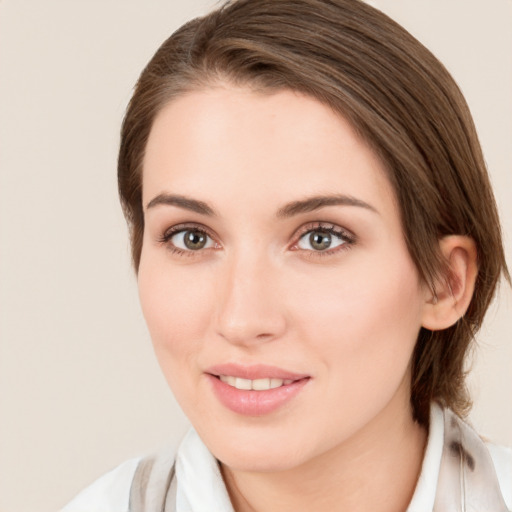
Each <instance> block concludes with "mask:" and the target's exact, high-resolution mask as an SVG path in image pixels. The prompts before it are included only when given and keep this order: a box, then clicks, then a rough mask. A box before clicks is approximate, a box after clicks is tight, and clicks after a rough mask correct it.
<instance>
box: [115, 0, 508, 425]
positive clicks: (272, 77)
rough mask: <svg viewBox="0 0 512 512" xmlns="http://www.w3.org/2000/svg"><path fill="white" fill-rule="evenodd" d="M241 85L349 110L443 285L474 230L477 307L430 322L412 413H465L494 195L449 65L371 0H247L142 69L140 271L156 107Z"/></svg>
mask: <svg viewBox="0 0 512 512" xmlns="http://www.w3.org/2000/svg"><path fill="white" fill-rule="evenodd" d="M218 83H229V84H233V85H235V86H242V87H250V88H253V89H254V90H257V91H262V92H269V93H272V92H274V91H278V90H282V89H291V90H294V91H297V92H300V93H303V94H306V95H309V96H310V97H313V98H315V99H317V100H318V101H320V102H322V103H323V104H325V105H328V106H329V107H331V108H332V109H333V110H334V111H335V112H337V113H339V114H340V115H341V116H343V117H344V118H345V119H347V120H348V121H349V122H350V123H351V124H352V126H353V128H354V129H355V130H356V131H357V132H358V134H359V135H360V136H361V137H362V138H363V139H364V140H365V141H366V142H367V143H368V144H369V145H370V147H371V148H372V149H373V150H374V151H375V152H376V154H377V155H378V156H379V157H380V159H381V161H382V162H383V164H384V166H385V168H386V171H387V174H388V178H389V180H390V182H391V184H392V186H393V188H394V191H395V193H396V197H397V202H398V205H399V207H400V214H401V221H402V226H403V232H404V237H405V240H406V243H407V246H408V250H409V252H410V255H411V257H412V260H413V261H414V263H415V265H416V267H417V269H418V272H419V274H420V277H421V278H422V279H423V280H424V281H425V282H426V283H427V284H428V285H429V286H430V287H431V289H432V290H433V291H434V292H435V287H434V283H435V281H436V279H439V278H446V279H447V278H448V277H447V276H448V274H449V268H448V266H447V263H446V261H444V260H443V258H442V256H441V254H440V249H439V240H440V239H441V238H442V237H444V236H446V235H451V234H460V235H466V236H469V237H471V238H472V239H473V240H474V241H475V243H476V246H477V257H478V269H479V270H478V276H477V280H476V285H475V290H474V295H473V298H472V301H471V303H470V305H469V308H468V310H467V312H466V314H465V315H464V316H463V317H462V318H461V319H460V320H459V321H458V322H457V323H456V324H455V325H453V326H452V327H450V328H448V329H445V330H441V331H429V330H426V329H424V328H422V329H421V330H420V333H419V336H418V339H417V342H416V346H415V350H414V354H413V360H412V381H411V404H412V409H413V415H414V418H415V419H416V420H417V421H419V422H420V423H422V424H425V425H426V424H428V418H429V410H430V403H431V402H432V401H433V400H435V401H437V402H439V403H440V404H441V405H442V406H445V407H450V408H452V409H453V410H454V411H455V412H456V413H457V414H459V415H460V416H464V415H465V414H466V413H467V412H468V411H469V408H470V405H471V402H470V398H469V394H468V391H467V388H466V385H465V376H466V365H465V361H466V355H467V353H468V350H469V348H470V346H471V342H472V341H473V340H474V335H475V333H476V331H477V330H478V329H479V328H480V326H481V324H482V321H483V317H484V314H485V312H486V310H487V308H488V306H489V304H490V302H491V299H492V297H493V295H494V292H495V288H496V285H497V283H498V281H499V278H500V276H501V274H502V273H503V274H504V275H505V276H506V277H507V278H508V279H510V278H509V274H508V270H507V267H506V262H505V256H504V250H503V245H502V240H501V230H500V223H499V218H498V213H497V209H496V204H495V200H494V196H493V192H492V189H491V185H490V182H489V177H488V175H487V171H486V167H485V163H484V159H483V155H482V151H481V148H480V145H479V142H478V137H477V134H476V131H475V127H474V124H473V121H472V118H471V115H470V112H469V109H468V106H467V104H466V102H465V100H464V98H463V96H462V94H461V92H460V90H459V88H458V87H457V85H456V83H455V81H454V80H453V78H452V77H451V76H450V74H449V73H448V71H447V70H446V69H445V68H444V66H443V65H442V64H441V63H440V62H439V61H438V60H437V59H436V58H435V57H434V56H433V55H432V54H431V53H430V52H429V51H428V50H427V49H426V48H425V47H424V46H423V45H422V44H421V43H419V42H418V41H417V40H416V39H415V38H414V37H412V36H411V35H410V34H409V33H408V32H407V31H406V30H405V29H403V28H402V27H401V26H400V25H398V24H397V23H395V22H394V21H393V20H391V19H390V18H389V17H387V16H386V15H384V14H383V13H382V12H380V11H378V10H376V9H374V8H372V7H370V6H368V5H367V4H365V3H364V2H362V1H360V0H236V1H231V2H227V3H226V4H225V5H223V6H222V7H220V8H219V9H217V10H215V11H213V12H212V13H210V14H208V15H207V16H204V17H202V18H196V19H194V20H192V21H190V22H188V23H187V24H185V25H184V26H182V27H181V28H179V29H178V30H177V31H176V32H175V33H174V34H173V35H172V36H171V37H170V38H169V39H167V40H166V41H165V42H164V43H163V44H162V46H161V47H160V48H159V49H158V51H157V52H156V54H155V55H154V56H153V58H152V59H151V60H150V62H149V63H148V65H147V66H146V68H145V69H144V70H143V72H142V74H141V76H140V78H139V80H138V82H137V85H136V87H135V91H134V94H133V97H132V99H131V101H130V103H129V105H128V109H127V112H126V116H125V118H124V122H123V126H122V131H121V146H120V151H119V161H118V180H119V191H120V197H121V203H122V206H123V210H124V214H125V217H126V219H127V222H128V225H129V228H130V236H131V247H132V258H133V263H134V266H135V269H136V270H137V269H138V266H139V262H140V255H141V249H142V238H143V233H144V214H143V205H142V171H143V169H142V167H143V159H144V152H145V147H146V143H147V140H148V137H149V134H150V131H151V127H152V124H153V121H154V119H155V117H156V115H157V114H158V113H159V112H160V111H161V109H162V108H163V107H164V106H165V105H166V104H167V103H168V102H169V101H171V100H172V99H173V98H175V97H177V96H179V95H182V94H185V93H187V92H190V91H193V90H201V89H204V88H208V87H212V86H215V85H216V84H218Z"/></svg>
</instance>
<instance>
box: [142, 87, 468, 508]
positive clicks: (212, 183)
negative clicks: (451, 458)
mask: <svg viewBox="0 0 512 512" xmlns="http://www.w3.org/2000/svg"><path fill="white" fill-rule="evenodd" d="M143 168H144V172H143V202H144V208H145V232H144V241H143V248H142V255H141V263H140V268H139V274H138V281H139V292H140V299H141V304H142V309H143V312H144V316H145V318H146V321H147V324H148V328H149V331H150V334H151V338H152V340H153V344H154V348H155V352H156V355H157V357H158V360H159V363H160V365H161V367H162V370H163V372H164V374H165V377H166V379H167V381H168V382H169V385H170V386H171V388H172V390H173V392H174V393H175V395H176V398H177V400H178V401H179V403H180V405H181V406H182V408H183V410H184V411H185V413H186V414H187V416H188V417H189V419H190V421H191V422H192V424H193V426H194V427H195V428H196V430H197V431H198V433H199V435H200V436H201V438H202V439H203V441H204V442H205V444H206V445H207V446H208V448H209V449H210V450H211V452H212V453H213V454H214V455H215V457H217V459H219V461H220V462H221V467H222V472H223V475H224V479H225V481H226V484H227V487H228V490H229V492H230V495H231V498H232V501H233V504H234V506H235V508H236V510H237V511H249V510H258V511H263V510H264V511H266V512H269V511H273V510H276V511H280V512H283V511H292V510H294V511H297V510H329V511H336V510H352V511H356V510H365V511H367V510H373V511H388V510H389V511H395V512H396V511H400V510H405V509H406V508H407V504H408V503H409V501H410V499H411V497H412V494H413V491H414V487H415V484H416V481H417V478H418V475H419V472H420V467H421V460H422V456H423V450H424V446H425V439H426V432H425V430H424V429H423V428H422V427H420V426H419V425H418V424H416V423H415V422H414V421H413V419H412V413H411V407H410V403H409V400H410V388H409V381H410V359H411V355H412V352H413V348H414V344H415V340H416V337H417V334H418V332H419V329H420V327H421V325H422V324H423V323H425V322H427V321H434V320H432V318H433V313H432V310H433V308H434V307H436V308H439V307H440V306H439V304H440V303H444V302H443V300H441V301H439V300H438V301H437V302H436V304H435V306H434V305H433V301H432V294H431V292H430V290H429V289H428V287H426V286H424V284H423V283H422V282H421V280H420V279H419V276H418V272H417V269H416V268H415V266H414V264H413V262H412V260H411V258H410V255H409V253H408V250H407V247H406V243H405V240H404V236H403V233H402V228H401V223H400V215H399V209H398V206H397V204H396V201H395V195H394V191H393V189H392V187H391V185H390V183H389V181H388V179H387V177H386V175H385V171H384V168H383V165H382V163H381V162H380V161H379V159H378V158H377V157H376V156H375V154H374V153H373V152H372V151H371V150H370V148H369V147H368V146H367V145H366V144H365V143H364V142H363V141H362V140H361V139H360V138H359V137H358V136H357V135H356V134H355V132H354V130H353V129H352V128H351V126H350V125H349V124H348V123H347V122H346V121H345V120H344V119H343V118H341V117H340V116H339V115H337V114H335V113H333V112H332V111H331V110H330V109H329V108H327V107H326V106H324V105H322V104H321V103H319V102H317V101H316V100H314V99H311V98H309V97H306V96H302V95H300V94H297V93H294V92H292V91H281V92H278V93H272V94H262V93H257V92H254V91H251V90H250V89H248V88H239V87H235V86H231V85H229V84H219V85H216V86H215V87H213V86H212V87H211V88H208V89H205V90H199V91H194V92H191V93H188V94H186V95H183V96H181V97H179V98H177V99H175V100H173V101H172V102H171V103H169V104H168V105H167V106H165V107H164V108H163V109H162V111H161V112H160V113H159V115H158V116H157V118H156V120H155V122H154V125H153V128H152V131H151V134H150V137H149V141H148V145H147V149H146V155H145V160H144V166H143ZM165 194H174V195H178V196H180V197H186V198H190V199H193V200H195V201H200V202H202V203H205V204H206V205H208V209H210V210H211V212H208V211H207V209H204V208H203V211H192V210H191V209H190V206H191V204H192V203H190V202H189V203H185V202H183V201H181V203H180V204H166V202H165V201H162V200H161V198H162V195H165ZM312 196H323V197H324V196H328V197H333V196H337V197H339V196H343V197H345V198H347V197H348V198H351V199H352V200H353V199H356V200H357V201H356V202H355V203H356V204H331V205H325V206H322V207H320V208H316V209H314V210H312V211H307V212H291V213H292V214H290V215H283V209H285V207H286V205H289V204H290V203H293V202H294V201H303V200H304V199H305V198H310V197H312ZM158 197H160V200H158V199H156V200H155V198H158ZM357 202H364V204H365V205H366V206H362V203H360V204H357ZM150 203H151V204H150ZM345 203H347V201H346V200H345ZM352 203H354V201H352ZM193 204H194V205H195V206H196V207H197V204H195V203H193ZM148 205H150V206H149V207H148ZM203 206H204V205H203ZM196 210H197V208H196ZM212 212H213V214H211V213H212ZM288 213H290V212H288ZM181 225H184V226H185V228H186V227H188V229H194V228H197V227H198V226H199V227H201V229H203V230H204V231H206V233H207V234H208V237H209V238H208V244H207V245H206V246H205V248H203V249H200V250H190V249H188V250H187V249H186V248H185V249H182V250H181V252H176V247H175V246H174V245H173V243H175V244H178V245H179V243H180V237H179V235H176V236H174V237H173V238H170V239H169V237H167V239H166V240H165V241H163V238H164V237H165V234H166V233H168V230H169V229H170V228H172V227H173V226H179V227H180V226H181ZM319 225H320V226H322V227H324V228H325V227H326V226H327V227H332V226H335V229H337V230H338V231H339V230H342V231H343V232H344V233H345V234H348V235H349V236H348V237H342V238H339V237H338V236H337V235H331V236H332V243H333V248H332V249H331V248H330V249H328V250H325V251H319V250H315V249H314V248H313V247H312V246H311V245H310V243H309V235H306V233H309V232H311V231H312V230H313V231H314V230H315V229H318V226H319ZM181 227H183V226H181ZM180 229H181V228H180ZM324 235H325V233H324ZM335 245H336V247H334V246H335ZM456 245H457V244H456ZM457 247H458V246H457ZM459 249H460V248H457V250H459ZM459 252H461V254H462V260H461V259H460V258H458V259H457V261H459V260H460V261H461V263H460V265H461V268H462V267H463V268H466V267H467V265H466V267H465V263H464V262H465V261H466V260H465V259H464V258H465V254H466V253H465V252H464V251H463V250H462V251H459ZM455 257H457V255H455ZM466 259H467V258H466ZM452 302H453V301H452ZM451 307H452V309H453V310H454V311H455V309H454V308H455V307H454V305H453V304H452V306H451ZM459 309H460V308H459ZM436 311H437V310H436ZM457 315H459V316H460V312H459V311H457ZM434 323H435V322H434ZM445 323H446V322H445ZM436 325H437V324H436ZM434 327H435V326H434ZM220 363H238V364H243V365H249V364H256V363H260V364H268V365H273V366H277V367H280V368H284V369H286V370H289V371H292V372H296V373H299V374H306V375H308V376H310V379H309V381H308V383H307V385H306V386H305V387H304V388H303V390H302V391H301V392H300V393H299V394H298V395H297V396H295V397H294V398H293V399H292V400H291V401H290V402H288V403H286V404H285V406H283V407H281V408H279V409H278V410H277V411H274V412H272V413H271V414H266V415H262V416H250V417H248V416H244V415H240V414H236V413H234V412H232V411H230V410H229V409H227V408H226V407H224V406H223V405H222V404H221V403H220V402H219V401H218V399H217V398H216V396H215V395H214V394H213V392H212V388H211V383H210V381H209V380H208V378H207V377H206V375H205V370H206V369H208V368H209V367H211V366H212V365H215V364H220ZM212 426H213V428H212ZM297 489H301V492H300V493H297Z"/></svg>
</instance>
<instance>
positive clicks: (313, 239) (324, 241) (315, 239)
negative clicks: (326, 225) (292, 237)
mask: <svg viewBox="0 0 512 512" xmlns="http://www.w3.org/2000/svg"><path fill="white" fill-rule="evenodd" d="M309 242H310V243H311V247H313V249H316V250H317V251H325V249H329V247H330V245H331V235H330V234H329V233H322V232H320V231H315V232H314V233H311V235H309Z"/></svg>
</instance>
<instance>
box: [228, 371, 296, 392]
mask: <svg viewBox="0 0 512 512" xmlns="http://www.w3.org/2000/svg"><path fill="white" fill-rule="evenodd" d="M219 379H220V380H221V381H222V382H224V383H225V384H227V385H228V386H231V387H233V388H236V389H243V390H246V391H249V390H254V391H267V390H269V389H275V388H280V387H281V386H287V385H289V384H292V383H293V382H294V381H293V379H270V378H269V379H254V380H251V379H242V378H241V377H233V376H232V375H219Z"/></svg>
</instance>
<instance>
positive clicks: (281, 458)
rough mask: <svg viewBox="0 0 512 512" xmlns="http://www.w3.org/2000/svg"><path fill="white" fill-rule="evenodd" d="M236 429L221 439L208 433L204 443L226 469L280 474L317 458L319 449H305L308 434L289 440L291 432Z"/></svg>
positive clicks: (284, 430)
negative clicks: (316, 454)
mask: <svg viewBox="0 0 512 512" xmlns="http://www.w3.org/2000/svg"><path fill="white" fill-rule="evenodd" d="M236 430H237V429H235V431H233V430H231V431H230V433H229V435H226V436H219V435H216V434H213V435H212V433H211V431H210V430H209V429H207V432H206V435H205V436H203V434H202V433H201V432H199V431H198V433H199V435H200V436H201V438H202V439H203V442H204V443H205V444H206V446H207V447H208V448H209V450H210V451H211V452H212V453H213V455H214V456H215V458H217V459H218V460H219V461H220V462H221V463H222V464H223V465H225V466H227V467H228V468H230V469H233V470H237V471H244V472H262V473H266V472H279V471H286V470H289V469H292V468H294V467H297V466H299V465H301V464H302V463H304V462H305V461H306V460H308V459H310V458H312V456H314V453H313V452H316V451H317V450H318V448H319V447H315V446H305V443H304V440H307V439H308V438H309V439H310V436H308V435H307V434H306V433H303V434H302V435H301V436H297V435H295V436H290V432H289V429H280V431H278V432H272V430H274V429H264V428H258V429H248V430H245V429H241V430H242V431H240V430H238V431H236Z"/></svg>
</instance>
